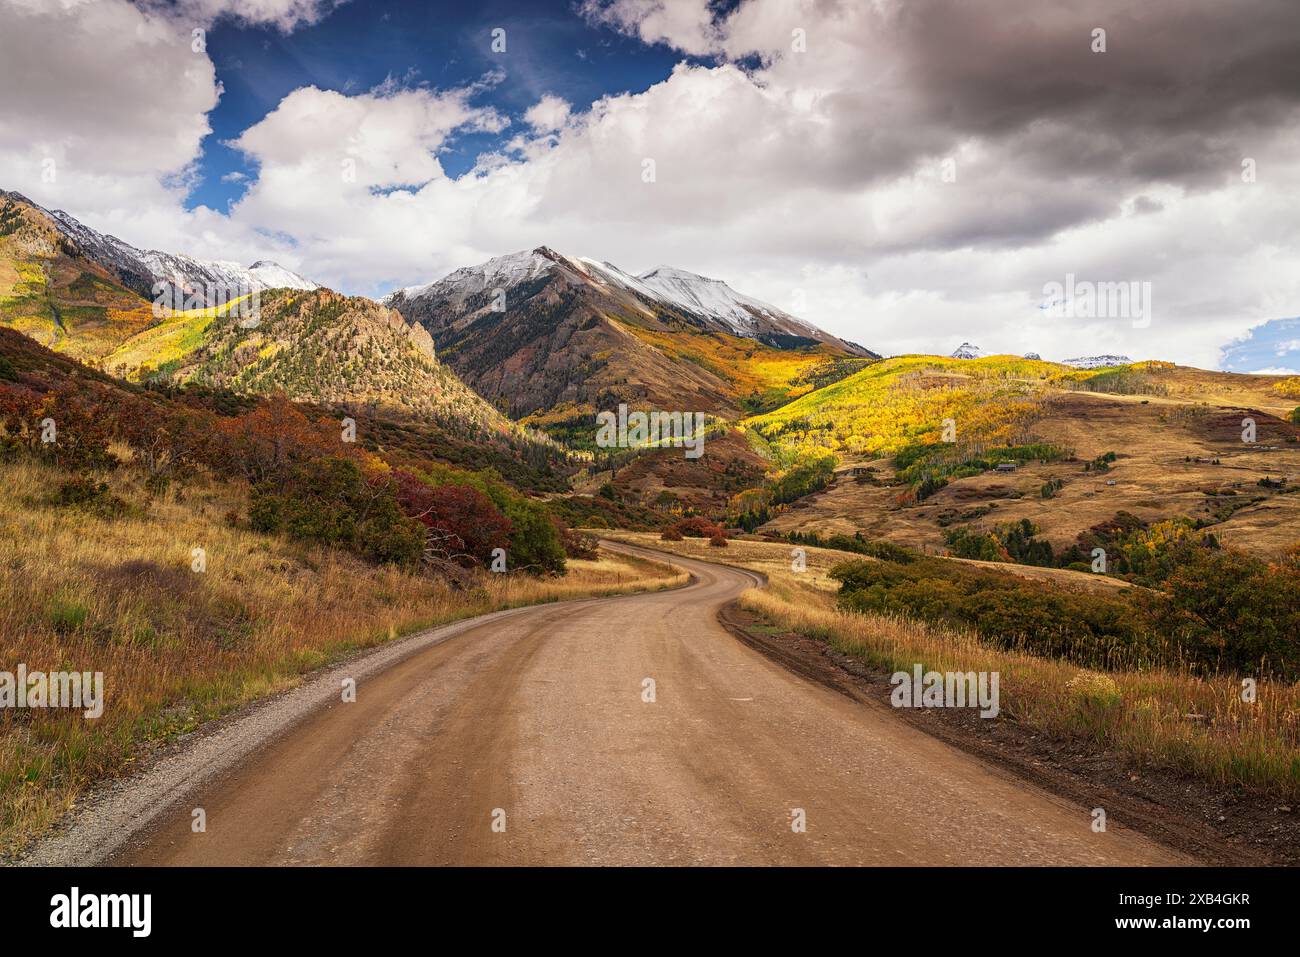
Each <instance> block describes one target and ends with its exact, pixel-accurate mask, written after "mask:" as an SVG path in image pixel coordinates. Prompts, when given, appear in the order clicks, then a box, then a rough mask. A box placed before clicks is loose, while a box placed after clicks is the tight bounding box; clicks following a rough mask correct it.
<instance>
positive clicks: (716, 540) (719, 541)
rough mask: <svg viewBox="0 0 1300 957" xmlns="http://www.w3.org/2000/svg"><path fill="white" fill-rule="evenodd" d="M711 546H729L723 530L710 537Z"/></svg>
mask: <svg viewBox="0 0 1300 957" xmlns="http://www.w3.org/2000/svg"><path fill="white" fill-rule="evenodd" d="M709 547H710V548H726V547H727V539H726V537H725V536H724V535H723V534H722V533H721V532H718V534H716V535H714V536H713V537H712V538H710V539H709Z"/></svg>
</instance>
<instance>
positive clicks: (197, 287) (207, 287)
mask: <svg viewBox="0 0 1300 957" xmlns="http://www.w3.org/2000/svg"><path fill="white" fill-rule="evenodd" d="M25 201H26V202H30V201H29V200H25ZM32 205H35V204H32ZM37 208H38V209H41V207H37ZM42 212H44V213H45V214H46V215H47V216H49V218H50V221H51V222H52V223H53V224H54V226H55V227H56V228H57V229H58V230H59V232H61V233H62V234H63V235H64V236H65V237H66V238H67V239H68V240H70V241H71V242H72V243H73V244H74V245H75V246H76V247H77V248H78V250H79V251H80V252H81V253H82V254H83V255H84V256H86V257H87V258H89V259H92V260H94V261H95V262H97V263H99V264H100V265H101V266H103V267H104V268H105V269H107V270H109V271H110V272H111V273H113V274H115V275H116V276H117V277H118V279H119V280H121V282H122V284H123V285H125V286H127V287H128V288H130V289H132V290H134V291H135V292H137V293H139V294H140V295H142V296H144V297H145V298H146V299H152V298H153V297H154V285H155V284H156V283H166V284H167V286H168V288H166V289H165V290H164V293H165V294H166V295H167V296H168V297H178V296H179V297H184V298H186V299H193V300H196V301H197V300H202V303H203V304H204V305H210V304H211V303H210V302H209V299H210V297H211V294H212V293H213V291H214V290H216V291H217V295H219V296H222V297H224V298H229V297H230V296H231V294H232V291H234V290H239V291H240V292H239V294H240V295H242V294H243V292H253V291H260V290H263V289H276V288H289V289H316V288H318V287H317V285H316V283H314V282H312V281H311V280H310V279H306V278H304V277H302V276H300V275H298V274H297V273H295V272H293V271H292V270H289V269H286V268H284V267H283V266H281V265H279V264H278V263H273V262H270V261H268V260H263V261H261V262H256V263H254V264H253V265H252V266H249V267H244V266H241V265H240V264H239V263H235V262H223V261H206V260H202V259H194V258H193V257H191V256H183V255H178V254H176V253H167V252H160V251H159V250H156V249H139V248H137V247H135V246H132V245H131V244H130V243H126V242H123V241H122V240H120V239H118V238H117V237H116V236H109V235H107V234H105V233H101V232H99V231H98V230H95V229H91V228H90V227H89V226H87V225H85V224H84V223H82V222H80V221H78V220H77V219H74V218H73V217H72V216H69V215H68V214H67V213H65V212H63V210H60V209H56V210H45V209H42Z"/></svg>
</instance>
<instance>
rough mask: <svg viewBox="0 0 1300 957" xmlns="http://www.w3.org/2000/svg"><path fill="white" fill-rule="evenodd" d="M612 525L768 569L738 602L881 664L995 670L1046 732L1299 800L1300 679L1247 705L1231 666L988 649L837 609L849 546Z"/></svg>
mask: <svg viewBox="0 0 1300 957" xmlns="http://www.w3.org/2000/svg"><path fill="white" fill-rule="evenodd" d="M605 534H606V536H607V537H610V538H619V539H625V540H627V541H630V542H634V543H636V544H641V545H647V546H650V547H655V548H662V549H663V550H664V551H670V552H673V553H676V554H682V555H687V556H689V557H693V558H700V559H704V560H710V559H712V560H717V561H723V562H726V563H728V564H735V565H739V566H741V567H744V568H750V569H752V570H754V571H761V572H763V573H765V574H767V575H768V578H769V581H770V586H769V587H768V588H767V589H764V590H759V589H751V590H750V591H747V592H745V594H744V595H743V596H742V597H741V605H742V606H743V607H745V608H747V609H749V610H751V611H754V612H756V613H758V614H760V615H762V616H764V617H765V618H767V619H768V620H769V621H771V622H772V623H774V624H776V625H778V626H780V627H782V628H786V629H789V630H791V631H797V632H800V633H801V634H806V635H810V636H812V637H815V638H819V639H821V640H824V641H826V642H828V643H830V644H831V645H832V646H833V647H835V648H836V649H838V650H840V651H842V652H844V653H847V654H851V655H854V656H855V657H858V658H860V659H862V660H863V661H864V662H866V663H867V664H869V665H871V666H873V667H876V668H879V669H880V670H881V671H887V672H894V671H911V670H912V667H913V665H915V664H918V663H919V664H921V665H922V666H923V667H924V668H925V669H926V670H927V671H929V670H933V671H940V672H947V671H962V672H965V671H988V672H992V671H996V672H999V673H1000V676H1001V677H1000V681H1001V686H1000V694H1001V707H1002V710H1003V712H1004V713H1006V714H1007V715H1009V716H1011V717H1014V718H1015V719H1016V720H1017V721H1020V722H1022V723H1024V724H1027V725H1029V726H1031V727H1034V728H1037V729H1040V730H1041V731H1043V732H1044V733H1047V734H1050V735H1053V736H1057V737H1060V738H1067V739H1072V740H1075V741H1081V742H1083V743H1086V744H1087V745H1088V746H1090V747H1094V748H1104V749H1110V750H1114V751H1117V752H1119V753H1122V754H1123V755H1125V756H1127V757H1128V758H1130V759H1132V760H1133V761H1134V763H1135V764H1136V765H1138V766H1143V765H1151V766H1159V767H1167V768H1175V769H1178V770H1182V771H1186V772H1190V773H1192V774H1195V775H1196V776H1198V777H1201V778H1203V779H1205V780H1207V781H1210V782H1212V783H1214V784H1217V785H1221V786H1225V787H1234V786H1243V787H1246V788H1249V789H1251V790H1254V791H1257V792H1260V793H1264V794H1267V795H1270V796H1273V797H1276V798H1278V799H1280V800H1286V801H1295V800H1300V683H1298V684H1290V685H1288V684H1284V683H1278V682H1269V681H1260V682H1259V684H1258V687H1257V697H1256V700H1255V702H1254V703H1249V704H1248V703H1246V702H1244V701H1242V685H1241V682H1240V680H1239V679H1238V678H1235V677H1232V676H1223V677H1221V678H1217V679H1203V678H1197V677H1193V676H1190V675H1185V674H1179V673H1174V672H1170V671H1161V670H1150V671H1141V672H1122V671H1115V672H1108V673H1106V674H1105V675H1099V674H1098V673H1096V672H1089V671H1087V670H1085V669H1082V668H1079V667H1078V666H1076V665H1072V664H1068V663H1064V662H1060V661H1055V660H1051V659H1046V658H1040V657H1037V656H1034V655H1029V654H1024V653H1018V652H1008V651H1001V650H998V649H995V648H990V647H988V646H986V645H983V644H981V643H980V641H979V639H978V638H977V637H976V636H975V635H974V634H973V633H969V632H964V631H959V630H953V629H948V628H939V627H934V626H931V625H927V624H925V623H922V622H916V621H911V620H905V619H898V618H887V617H881V616H872V615H861V614H856V613H853V612H846V611H841V610H840V609H838V608H837V607H836V606H835V602H834V597H833V592H834V589H835V587H836V583H835V582H834V581H833V580H832V579H830V578H828V577H827V573H828V572H829V570H830V568H831V567H832V566H833V565H835V564H837V563H838V562H840V561H843V560H845V559H847V558H853V557H855V556H850V555H846V554H844V553H842V552H836V551H831V550H826V549H818V548H809V549H807V550H806V555H807V571H806V572H803V573H795V572H793V571H792V570H791V564H790V546H788V545H779V544H774V543H768V542H744V541H733V542H731V543H730V544H729V546H728V548H727V549H725V551H724V550H722V549H710V548H709V547H708V543H707V542H704V541H702V540H696V539H687V540H685V541H682V542H663V541H659V540H658V537H657V536H655V535H651V534H644V533H641V534H637V533H617V534H612V533H605ZM1080 676H1083V677H1082V678H1080ZM1112 683H1113V690H1111V689H1112ZM1099 689H1106V690H1105V692H1104V693H1103V691H1102V690H1099Z"/></svg>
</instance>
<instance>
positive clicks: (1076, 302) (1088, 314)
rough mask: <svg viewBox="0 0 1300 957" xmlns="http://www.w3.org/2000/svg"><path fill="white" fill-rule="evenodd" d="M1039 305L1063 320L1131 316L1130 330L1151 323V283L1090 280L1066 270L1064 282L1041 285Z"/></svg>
mask: <svg viewBox="0 0 1300 957" xmlns="http://www.w3.org/2000/svg"><path fill="white" fill-rule="evenodd" d="M1043 299H1044V302H1043V306H1042V308H1043V309H1044V310H1045V311H1047V312H1049V313H1051V314H1052V315H1056V316H1060V317H1062V318H1066V319H1131V320H1132V321H1133V328H1134V329H1145V328H1147V327H1148V326H1150V325H1151V283H1149V282H1091V281H1089V280H1078V281H1076V280H1075V278H1074V273H1066V275H1065V282H1063V283H1060V282H1049V283H1045V284H1044V285H1043Z"/></svg>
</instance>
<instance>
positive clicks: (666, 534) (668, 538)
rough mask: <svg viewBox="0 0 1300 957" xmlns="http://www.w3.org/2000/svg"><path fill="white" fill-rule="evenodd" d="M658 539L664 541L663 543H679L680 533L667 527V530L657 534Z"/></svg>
mask: <svg viewBox="0 0 1300 957" xmlns="http://www.w3.org/2000/svg"><path fill="white" fill-rule="evenodd" d="M659 538H660V540H661V541H665V542H680V541H681V540H682V533H681V532H679V531H677V529H675V528H673V526H671V525H669V526H668V527H667V528H665V529H664V530H663V531H662V532H660V533H659Z"/></svg>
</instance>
